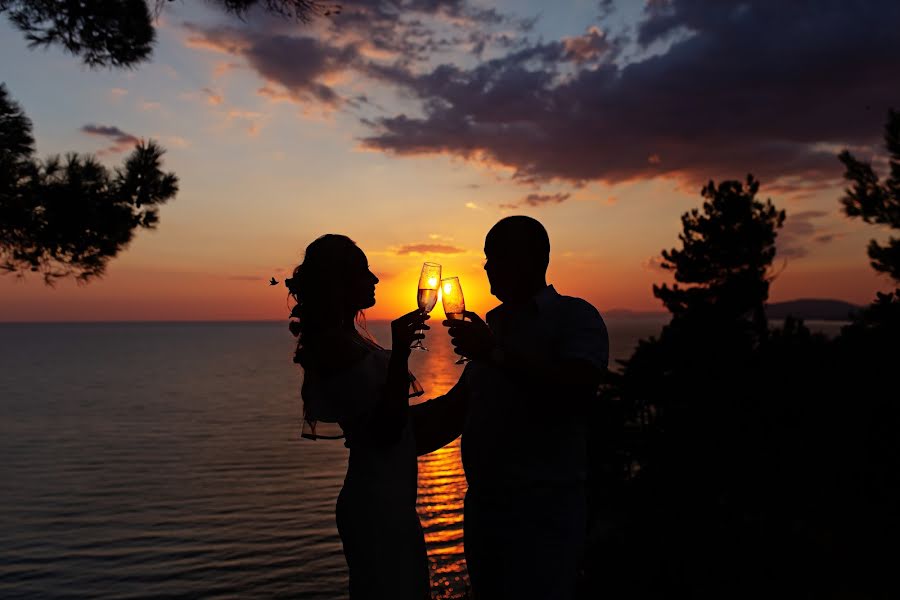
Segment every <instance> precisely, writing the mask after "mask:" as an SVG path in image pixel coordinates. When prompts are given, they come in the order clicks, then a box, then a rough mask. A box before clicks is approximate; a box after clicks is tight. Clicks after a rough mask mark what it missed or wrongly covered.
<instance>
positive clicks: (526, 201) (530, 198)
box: [500, 193, 571, 209]
mask: <svg viewBox="0 0 900 600" xmlns="http://www.w3.org/2000/svg"><path fill="white" fill-rule="evenodd" d="M570 196H571V194H563V193H557V194H528V195H527V196H525V197H524V198H522V200H520V201H519V202H512V203H506V204H501V205H500V208H508V209H511V208H519V207H521V206H523V205H527V206H535V207H536V206H544V205H547V204H561V203H563V202H565V201H566V200H568V199H569V197H570Z"/></svg>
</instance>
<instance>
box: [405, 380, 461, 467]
mask: <svg viewBox="0 0 900 600" xmlns="http://www.w3.org/2000/svg"><path fill="white" fill-rule="evenodd" d="M465 381H466V380H465V373H463V376H462V377H460V378H459V381H458V382H457V383H456V385H455V386H453V388H452V389H451V390H450V391H449V392H447V393H446V394H444V395H443V396H438V397H437V398H434V399H432V400H429V401H428V402H423V403H422V404H416V405H414V406H410V407H409V410H410V416H411V417H412V421H413V432H414V433H415V438H416V455H417V456H422V455H423V454H428V453H429V452H434V451H435V450H437V449H438V448H443V447H444V446H446V445H447V444H449V443H450V442H452V441H453V440H455V439H456V438H458V437H459V436H460V435H461V434H462V431H463V426H464V425H465V422H466V411H467V410H468V406H469V389H468V387H467V385H466V382H465Z"/></svg>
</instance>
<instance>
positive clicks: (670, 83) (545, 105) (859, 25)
mask: <svg viewBox="0 0 900 600" xmlns="http://www.w3.org/2000/svg"><path fill="white" fill-rule="evenodd" d="M898 22H900V3H896V2H893V1H892V0H881V1H874V0H873V1H869V2H860V3H852V4H846V3H824V4H823V3H813V2H791V3H784V2H771V1H767V0H755V1H746V2H734V1H728V2H726V1H723V2H716V3H710V2H702V1H700V0H671V1H668V2H659V1H658V2H651V3H649V4H648V9H647V12H646V14H645V15H644V18H643V20H642V21H641V23H640V25H639V27H638V40H637V41H638V42H639V43H641V44H645V45H649V44H650V43H653V42H657V41H664V40H668V43H670V46H669V47H668V49H667V50H666V51H665V52H663V53H662V54H657V55H654V56H651V57H650V58H646V59H644V60H642V61H640V62H633V63H630V64H625V65H618V64H615V63H613V62H610V61H608V60H602V59H601V60H599V62H593V63H591V64H590V65H589V66H587V67H584V68H579V69H576V71H575V72H574V73H572V72H569V71H565V70H562V69H561V67H560V66H561V65H562V64H563V63H565V62H569V63H571V59H568V58H567V55H566V50H565V48H566V46H565V44H563V43H562V42H559V43H547V44H544V43H540V44H535V45H532V46H529V47H528V48H524V49H519V50H516V51H514V52H511V53H509V54H507V55H505V56H502V57H501V58H498V59H494V60H491V61H486V62H483V63H481V64H478V65H476V66H474V67H472V68H468V69H466V68H461V67H458V66H454V65H447V64H445V65H440V66H438V67H436V68H434V69H432V70H431V71H429V72H425V73H415V72H413V71H412V70H410V69H404V68H402V67H397V66H393V67H392V69H384V70H382V72H381V73H380V75H381V76H382V78H383V79H385V80H389V81H392V82H393V83H394V84H396V85H400V86H403V87H404V88H406V89H407V90H409V91H410V92H411V93H412V94H414V96H415V97H418V98H419V99H420V101H421V106H422V110H423V115H422V116H418V115H415V116H411V115H408V114H396V115H393V116H388V117H384V118H381V119H378V120H375V121H370V122H371V123H373V125H374V127H373V131H372V133H371V134H370V135H368V136H367V137H365V138H364V139H363V143H364V144H365V145H366V146H368V147H369V148H373V149H378V150H382V151H384V152H389V153H393V154H398V155H415V154H429V153H436V154H450V155H455V156H460V157H464V158H470V157H471V158H475V157H477V158H479V159H480V160H485V159H487V160H489V161H493V162H495V163H497V164H500V165H504V166H507V167H512V168H513V169H514V170H515V177H516V178H517V179H518V180H521V181H526V182H545V181H552V180H563V181H568V182H573V183H582V182H585V181H589V180H599V181H605V182H609V183H615V182H620V181H627V180H633V179H641V178H648V177H657V176H677V177H682V178H686V179H688V180H690V181H692V182H700V181H705V180H706V179H709V178H715V179H722V178H742V177H743V176H744V175H745V174H746V173H747V172H753V173H754V174H756V175H757V177H758V178H760V179H761V180H762V181H764V182H773V181H775V180H778V179H781V178H789V177H799V178H802V179H804V180H814V181H819V182H833V181H835V180H837V179H839V178H840V175H841V169H840V165H839V163H838V162H837V160H836V159H835V151H834V146H835V145H837V146H841V145H845V144H862V145H864V144H869V143H873V142H875V141H876V140H877V138H878V136H879V135H880V131H881V121H882V120H883V117H884V111H885V110H886V108H887V107H888V106H890V105H891V103H896V102H897V95H896V83H895V82H896V81H898V80H900V61H897V60H896V56H898V55H900V36H898V35H897V34H896V23H898ZM604 39H605V38H604ZM588 47H590V46H585V48H588ZM570 50H571V45H570ZM607 53H608V54H610V55H615V52H614V50H607ZM648 157H657V158H656V160H649V159H648Z"/></svg>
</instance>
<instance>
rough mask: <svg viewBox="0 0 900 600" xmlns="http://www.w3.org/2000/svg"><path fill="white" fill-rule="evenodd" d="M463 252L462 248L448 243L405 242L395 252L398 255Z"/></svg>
mask: <svg viewBox="0 0 900 600" xmlns="http://www.w3.org/2000/svg"><path fill="white" fill-rule="evenodd" d="M463 252H465V250H464V249H462V248H457V247H456V246H451V245H450V244H427V243H426V244H405V245H403V246H400V247H399V248H398V249H397V251H396V253H397V254H399V255H400V256H405V255H407V254H461V253H463Z"/></svg>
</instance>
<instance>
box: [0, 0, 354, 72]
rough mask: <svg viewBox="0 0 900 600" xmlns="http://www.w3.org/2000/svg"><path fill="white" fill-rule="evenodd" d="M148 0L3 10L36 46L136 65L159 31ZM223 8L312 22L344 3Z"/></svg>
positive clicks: (255, 2)
mask: <svg viewBox="0 0 900 600" xmlns="http://www.w3.org/2000/svg"><path fill="white" fill-rule="evenodd" d="M164 3H165V2H164V0H157V1H156V2H155V3H154V6H153V9H152V10H151V6H150V4H149V3H148V1H147V0H0V13H6V15H7V17H8V18H9V20H10V21H11V22H12V24H13V25H14V26H15V27H16V28H18V29H19V30H20V31H22V32H23V33H24V34H25V37H26V39H27V40H28V42H29V44H31V45H32V46H51V45H58V46H61V47H62V48H63V49H65V50H66V51H68V52H70V53H71V54H74V55H76V56H79V57H81V59H82V61H83V62H84V63H85V64H86V65H88V66H91V67H133V66H135V65H137V64H138V63H140V62H143V61H145V60H147V59H149V57H150V54H151V53H152V51H153V43H154V40H155V37H156V32H155V29H154V26H153V18H154V13H158V12H159V11H160V10H161V8H162V6H163V4H164ZM213 4H216V5H219V6H220V7H221V8H222V9H223V10H225V11H226V12H229V13H231V14H235V15H238V16H244V15H246V14H247V12H248V11H250V10H251V9H252V8H254V7H257V6H259V7H261V8H262V9H263V10H265V11H267V12H269V13H273V14H276V15H278V16H281V17H284V18H289V19H295V20H297V21H301V22H308V21H309V20H310V19H312V18H313V17H315V16H317V15H323V16H324V15H330V14H334V13H338V12H340V6H339V5H335V4H330V3H323V2H317V1H315V0H213Z"/></svg>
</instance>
